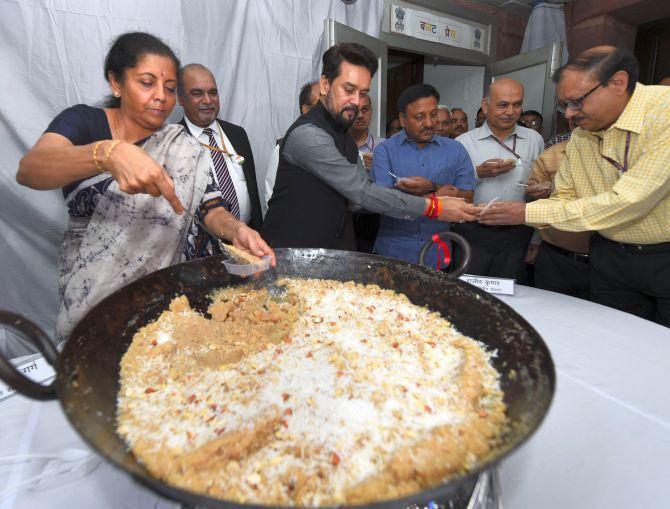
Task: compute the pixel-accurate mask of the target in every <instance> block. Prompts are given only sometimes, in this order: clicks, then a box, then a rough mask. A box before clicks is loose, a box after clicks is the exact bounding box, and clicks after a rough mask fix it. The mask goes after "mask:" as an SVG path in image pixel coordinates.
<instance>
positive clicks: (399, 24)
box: [395, 7, 405, 32]
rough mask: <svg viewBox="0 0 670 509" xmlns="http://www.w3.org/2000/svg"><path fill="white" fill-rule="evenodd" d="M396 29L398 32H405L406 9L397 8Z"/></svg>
mask: <svg viewBox="0 0 670 509" xmlns="http://www.w3.org/2000/svg"><path fill="white" fill-rule="evenodd" d="M395 29H396V30H397V31H398V32H404V31H405V9H403V8H402V7H396V8H395Z"/></svg>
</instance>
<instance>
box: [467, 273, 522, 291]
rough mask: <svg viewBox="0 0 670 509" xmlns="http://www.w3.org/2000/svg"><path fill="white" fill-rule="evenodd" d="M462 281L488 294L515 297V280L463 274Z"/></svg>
mask: <svg viewBox="0 0 670 509" xmlns="http://www.w3.org/2000/svg"><path fill="white" fill-rule="evenodd" d="M460 279H461V280H463V281H465V282H466V283H470V284H471V285H475V286H476V287H478V288H481V289H482V290H484V291H485V292H488V293H496V294H498V295H514V279H503V278H500V277H484V276H471V275H470V274H463V275H462V276H461V277H460Z"/></svg>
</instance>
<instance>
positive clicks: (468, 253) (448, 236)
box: [419, 231, 472, 277]
mask: <svg viewBox="0 0 670 509" xmlns="http://www.w3.org/2000/svg"><path fill="white" fill-rule="evenodd" d="M438 236H439V237H440V239H442V240H451V241H453V242H455V243H456V244H458V245H459V246H460V248H461V249H462V250H463V259H462V260H461V263H460V264H459V265H458V267H456V269H454V271H453V272H450V273H449V275H450V276H453V277H459V276H460V275H461V274H463V273H464V272H465V271H466V270H468V267H469V266H470V259H471V258H472V248H471V247H470V243H469V242H468V241H467V240H465V237H463V236H462V235H459V234H458V233H454V232H450V231H444V232H440V233H438ZM433 246H435V243H434V242H433V240H432V239H431V240H429V241H428V242H426V243H425V244H424V245H423V247H422V248H421V251H419V264H420V265H423V264H424V259H425V257H426V253H427V252H428V250H429V249H430V248H431V247H433Z"/></svg>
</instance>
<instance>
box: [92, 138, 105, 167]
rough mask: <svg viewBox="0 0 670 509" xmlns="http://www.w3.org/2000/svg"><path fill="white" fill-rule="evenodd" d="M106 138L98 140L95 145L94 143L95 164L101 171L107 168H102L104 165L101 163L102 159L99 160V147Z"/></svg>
mask: <svg viewBox="0 0 670 509" xmlns="http://www.w3.org/2000/svg"><path fill="white" fill-rule="evenodd" d="M103 141H106V140H100V141H98V142H97V143H96V144H95V145H93V164H94V165H95V167H96V169H97V170H98V172H99V173H103V172H104V171H105V170H103V169H102V166H101V165H100V161H98V147H100V144H101V143H102V142H103Z"/></svg>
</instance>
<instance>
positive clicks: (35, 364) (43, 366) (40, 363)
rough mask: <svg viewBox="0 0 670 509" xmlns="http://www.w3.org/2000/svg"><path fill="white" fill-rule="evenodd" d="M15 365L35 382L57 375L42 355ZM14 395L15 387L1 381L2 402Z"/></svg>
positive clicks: (0, 399) (41, 381)
mask: <svg viewBox="0 0 670 509" xmlns="http://www.w3.org/2000/svg"><path fill="white" fill-rule="evenodd" d="M15 367H16V370H17V371H20V372H21V373H23V374H24V375H25V376H27V377H28V378H30V379H31V380H32V381H33V382H38V383H43V382H46V381H47V380H49V379H51V378H53V377H54V376H56V373H55V372H54V370H53V368H52V367H51V366H50V365H49V363H48V362H47V361H46V359H45V358H44V357H42V356H40V357H36V358H33V359H29V360H26V361H23V362H21V363H19V364H15ZM14 395H16V391H15V390H14V388H13V387H10V386H9V385H7V384H6V383H4V382H2V381H0V402H2V401H3V400H5V399H7V398H10V397H12V396H14Z"/></svg>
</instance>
